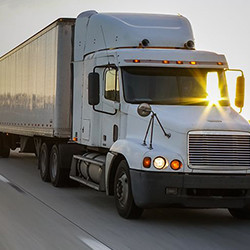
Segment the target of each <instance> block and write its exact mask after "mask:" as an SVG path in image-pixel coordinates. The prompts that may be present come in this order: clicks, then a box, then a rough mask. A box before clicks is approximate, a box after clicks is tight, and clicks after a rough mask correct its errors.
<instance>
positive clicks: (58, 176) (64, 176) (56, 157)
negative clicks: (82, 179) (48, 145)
mask: <svg viewBox="0 0 250 250" xmlns="http://www.w3.org/2000/svg"><path fill="white" fill-rule="evenodd" d="M68 179H69V173H68V171H67V169H64V168H62V166H61V155H60V153H59V150H58V146H57V145H54V146H53V147H52V149H51V152H50V180H51V183H52V184H53V186H55V187H62V186H64V185H65V183H66V182H67V181H68Z"/></svg>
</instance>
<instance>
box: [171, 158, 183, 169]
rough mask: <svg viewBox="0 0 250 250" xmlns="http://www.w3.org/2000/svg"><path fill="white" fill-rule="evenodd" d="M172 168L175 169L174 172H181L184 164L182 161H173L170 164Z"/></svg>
mask: <svg viewBox="0 0 250 250" xmlns="http://www.w3.org/2000/svg"><path fill="white" fill-rule="evenodd" d="M170 167H171V168H172V169H173V170H179V169H181V168H182V163H181V161H179V160H173V161H171V163H170Z"/></svg>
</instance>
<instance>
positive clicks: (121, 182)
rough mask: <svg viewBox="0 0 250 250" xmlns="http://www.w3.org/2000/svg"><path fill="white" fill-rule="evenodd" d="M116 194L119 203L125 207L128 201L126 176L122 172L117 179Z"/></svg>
mask: <svg viewBox="0 0 250 250" xmlns="http://www.w3.org/2000/svg"><path fill="white" fill-rule="evenodd" d="M116 194H117V198H118V201H119V203H120V205H121V206H122V207H125V206H126V204H127V201H128V177H127V175H126V173H124V172H123V173H122V174H121V176H120V177H119V179H118V181H117V185H116Z"/></svg>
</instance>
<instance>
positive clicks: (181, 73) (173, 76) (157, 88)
mask: <svg viewBox="0 0 250 250" xmlns="http://www.w3.org/2000/svg"><path fill="white" fill-rule="evenodd" d="M122 77H123V83H124V97H125V101H126V102H129V103H142V102H147V103H150V104H166V105H208V104H209V102H218V103H219V104H220V105H222V106H227V105H229V99H228V91H227V84H226V78H225V74H224V71H223V70H220V69H197V68H196V69H190V68H154V67H123V68H122Z"/></svg>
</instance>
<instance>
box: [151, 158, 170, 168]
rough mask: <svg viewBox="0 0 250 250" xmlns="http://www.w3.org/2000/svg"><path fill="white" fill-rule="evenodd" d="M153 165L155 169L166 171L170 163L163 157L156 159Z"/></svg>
mask: <svg viewBox="0 0 250 250" xmlns="http://www.w3.org/2000/svg"><path fill="white" fill-rule="evenodd" d="M153 163H154V167H155V168H157V169H164V168H166V167H167V166H168V161H167V160H166V159H165V158H163V157H161V156H158V157H156V158H154V162H153Z"/></svg>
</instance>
